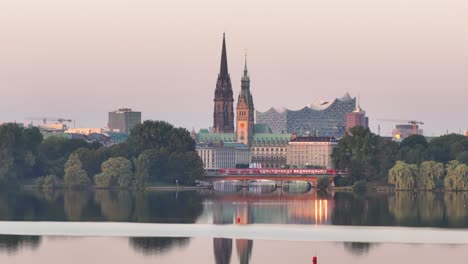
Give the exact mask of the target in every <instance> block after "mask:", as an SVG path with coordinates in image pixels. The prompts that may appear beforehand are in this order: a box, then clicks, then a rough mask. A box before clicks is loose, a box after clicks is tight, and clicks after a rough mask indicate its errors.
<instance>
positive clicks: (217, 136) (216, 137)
mask: <svg viewBox="0 0 468 264" xmlns="http://www.w3.org/2000/svg"><path fill="white" fill-rule="evenodd" d="M216 141H223V142H235V141H236V136H235V134H234V133H201V132H200V133H198V134H197V142H204V143H209V142H216Z"/></svg>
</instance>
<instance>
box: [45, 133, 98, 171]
mask: <svg viewBox="0 0 468 264" xmlns="http://www.w3.org/2000/svg"><path fill="white" fill-rule="evenodd" d="M96 147H97V146H96V145H92V144H89V143H86V142H85V141H83V140H81V139H68V138H62V137H57V136H51V137H49V138H47V139H45V140H44V141H43V142H42V143H41V144H40V145H39V148H38V151H39V155H40V159H41V161H42V163H43V167H44V171H43V173H44V174H50V175H56V176H57V177H58V178H63V176H64V166H65V162H66V161H67V157H69V156H70V154H71V153H73V152H74V151H75V150H77V149H79V148H86V149H95V148H96Z"/></svg>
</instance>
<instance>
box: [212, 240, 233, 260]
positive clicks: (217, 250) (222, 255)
mask: <svg viewBox="0 0 468 264" xmlns="http://www.w3.org/2000/svg"><path fill="white" fill-rule="evenodd" d="M213 249H214V256H215V263H216V264H228V263H231V255H232V239H227V238H214V239H213Z"/></svg>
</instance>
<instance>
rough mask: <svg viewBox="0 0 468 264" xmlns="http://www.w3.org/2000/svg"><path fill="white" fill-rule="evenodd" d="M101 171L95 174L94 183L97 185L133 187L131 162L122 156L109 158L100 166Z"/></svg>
mask: <svg viewBox="0 0 468 264" xmlns="http://www.w3.org/2000/svg"><path fill="white" fill-rule="evenodd" d="M101 170H102V173H100V174H98V175H96V176H95V183H96V185H97V186H98V187H113V186H116V185H117V186H119V187H121V188H129V187H133V171H132V163H131V162H130V161H129V160H128V159H126V158H124V157H117V158H110V159H108V160H107V161H105V162H104V163H102V166H101Z"/></svg>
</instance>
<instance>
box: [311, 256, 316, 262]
mask: <svg viewBox="0 0 468 264" xmlns="http://www.w3.org/2000/svg"><path fill="white" fill-rule="evenodd" d="M312 264H317V257H316V256H314V257H313V258H312Z"/></svg>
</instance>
